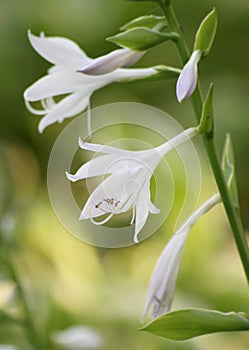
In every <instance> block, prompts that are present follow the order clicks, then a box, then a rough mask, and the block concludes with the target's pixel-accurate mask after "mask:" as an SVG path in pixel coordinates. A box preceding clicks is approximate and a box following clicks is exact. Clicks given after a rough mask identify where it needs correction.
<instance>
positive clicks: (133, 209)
mask: <svg viewBox="0 0 249 350" xmlns="http://www.w3.org/2000/svg"><path fill="white" fill-rule="evenodd" d="M135 216H136V209H135V207H133V208H132V218H131V222H130V225H133V224H134V221H135Z"/></svg>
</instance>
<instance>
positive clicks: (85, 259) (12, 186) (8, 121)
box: [0, 0, 249, 350]
mask: <svg viewBox="0 0 249 350" xmlns="http://www.w3.org/2000/svg"><path fill="white" fill-rule="evenodd" d="M173 2H174V4H175V9H176V12H177V14H178V17H179V20H180V23H181V25H182V27H183V30H184V36H185V38H186V40H187V42H188V44H189V45H190V47H191V45H192V44H193V38H194V33H195V31H196V29H197V27H198V24H199V23H200V21H201V19H202V18H203V17H204V16H205V15H206V14H207V13H208V12H209V11H210V10H211V8H212V7H213V6H215V7H216V8H217V11H218V16H219V26H218V33H217V37H216V40H215V45H214V47H213V50H212V52H211V53H210V55H209V56H208V58H207V59H205V60H204V61H203V62H201V64H200V69H199V70H200V74H201V79H202V85H203V89H204V92H206V91H207V88H208V85H209V83H210V82H211V81H213V82H214V84H215V116H216V124H215V126H216V133H215V136H216V141H217V145H218V149H219V151H221V149H222V145H223V142H224V138H225V133H226V132H230V133H231V135H232V139H233V144H234V149H235V155H236V167H237V179H238V188H239V197H240V202H241V213H242V220H243V223H244V226H245V228H246V229H247V230H248V229H249V215H248V202H249V186H248V177H249V157H248V154H249V141H248V140H249V139H248V132H249V121H248V117H249V116H248V93H249V89H248V83H249V79H248V78H249V69H248V61H249V45H248V32H249V21H248V18H249V2H248V1H247V0H237V1H231V0H227V1H222V2H221V1H210V0H203V1H194V0H189V1H184V0H178V1H177V0H175V1H173ZM151 13H155V14H159V13H160V12H159V10H158V9H157V6H156V5H155V4H153V3H150V2H145V3H133V2H128V1H124V0H91V1H90V0H88V1H87V0H85V1H84V0H70V1H66V0H42V1H37V0H32V1H31V0H12V1H7V0H0V33H1V34H0V67H1V68H0V70H1V78H0V99H1V100H0V101H1V118H0V179H1V182H0V201H1V202H0V215H1V231H2V236H3V235H4V237H5V238H4V240H5V242H6V240H7V242H8V244H9V245H10V246H11V251H12V256H13V259H14V262H15V265H16V267H17V269H18V271H19V273H20V276H21V278H22V280H23V283H24V285H25V288H26V291H27V294H28V296H29V300H30V305H31V308H32V312H33V315H34V316H35V319H36V322H37V328H38V330H39V333H40V335H41V337H43V339H44V341H45V343H44V344H46V347H45V348H46V349H55V347H54V348H53V345H52V344H50V340H49V338H50V334H51V332H52V331H54V330H58V329H63V328H65V327H67V326H70V325H72V324H79V323H81V324H88V325H92V326H94V327H96V328H97V329H98V331H99V332H100V333H101V334H102V335H103V338H104V346H103V347H102V348H103V349H108V350H112V349H113V350H114V349H121V350H122V349H127V348H131V349H134V350H136V349H156V350H157V349H158V350H160V349H168V350H171V349H174V350H177V349H186V350H188V349H190V350H191V349H193V350H195V349H200V350H206V349H210V348H212V349H213V350H216V349H217V350H218V349H221V348H226V349H228V350H229V349H231V350H232V349H236V350H246V349H249V336H248V334H246V333H237V334H235V333H234V334H225V335H224V334H219V335H211V336H208V337H202V338H199V339H196V340H192V341H189V342H185V343H179V344H178V343H173V342H167V341H165V340H163V339H160V338H156V337H154V336H152V335H149V334H145V333H140V332H138V331H137V328H138V326H139V318H140V314H141V311H142V308H143V304H144V301H145V296H146V290H147V284H148V281H149V278H150V274H151V272H152V269H153V266H154V264H155V261H156V259H157V257H158V255H159V254H160V252H161V250H162V249H163V247H164V244H165V242H166V241H167V239H168V238H169V237H170V235H171V234H172V230H171V228H172V227H173V223H174V217H173V216H172V217H171V218H170V220H169V221H168V222H167V223H166V224H165V225H163V227H162V228H161V229H160V230H159V232H158V233H157V234H155V235H153V237H151V238H149V239H148V240H146V241H145V242H143V243H141V244H139V245H136V246H134V247H130V248H124V249H116V250H112V249H101V248H94V247H91V246H88V245H86V244H84V243H82V242H80V241H78V240H77V239H75V238H74V237H72V236H71V235H70V234H69V233H68V232H66V231H65V230H64V228H63V227H62V226H61V225H60V223H59V222H58V221H57V218H56V217H55V214H54V212H53V210H52V208H51V205H50V202H49V198H48V194H47V188H46V168H47V162H48V158H49V154H50V151H51V148H52V146H53V143H54V141H55V139H56V137H57V136H58V135H59V133H60V131H61V130H62V129H63V126H64V125H65V124H66V123H65V124H63V125H53V126H51V127H49V128H48V129H47V130H45V132H44V134H43V135H40V134H38V131H37V125H38V117H36V116H33V115H31V114H30V113H29V112H28V111H27V110H26V109H25V106H24V103H23V97H22V93H23V91H24V90H25V88H26V87H27V86H29V85H30V84H31V83H33V82H34V81H35V80H37V79H38V78H39V77H41V76H43V75H45V73H46V70H47V68H48V67H49V64H48V63H47V62H46V61H44V60H43V59H42V58H41V57H39V55H37V54H36V53H35V52H34V51H33V49H32V48H31V46H30V45H29V42H28V40H27V35H26V34H27V30H28V29H31V30H32V32H33V33H35V34H39V33H40V32H41V31H44V32H45V33H46V35H48V36H65V37H68V38H70V39H72V40H74V41H76V42H77V43H78V44H79V45H80V46H81V47H82V48H83V49H84V50H85V51H86V53H87V54H88V55H89V56H90V57H97V56H99V55H102V54H104V53H107V52H109V51H111V50H112V49H114V48H115V46H114V45H113V44H111V43H108V42H106V41H105V38H106V37H108V36H110V35H112V34H115V33H116V32H118V29H119V27H120V26H121V25H123V24H124V23H126V22H128V21H129V20H130V19H132V18H135V17H136V16H139V15H144V14H151ZM155 64H168V65H177V66H179V61H178V58H177V54H176V50H175V48H174V46H173V44H171V43H166V44H163V45H160V46H158V47H156V48H153V49H152V50H151V51H150V52H148V53H147V54H146V55H145V56H144V58H143V59H142V60H141V61H139V63H138V64H137V66H149V65H155ZM174 91H175V81H167V82H163V81H161V82H151V83H145V82H144V83H137V84H124V85H122V84H113V85H112V86H108V87H106V88H104V89H102V90H101V91H98V92H96V93H95V95H94V96H93V98H92V105H93V107H95V106H99V105H102V104H106V103H111V102H121V101H122V102H123V101H131V102H132V101H134V102H141V103H147V104H149V105H152V106H155V107H158V108H160V109H162V110H164V111H166V112H168V113H169V114H170V115H172V116H174V117H175V118H176V119H177V120H178V121H179V122H180V123H181V124H182V126H183V127H189V126H192V125H193V124H194V123H195V120H194V116H193V113H192V108H191V104H190V102H189V101H185V102H184V103H182V104H181V105H180V104H178V103H177V101H176V98H175V92H174ZM69 122H70V121H69ZM196 145H197V147H198V151H199V154H200V159H201V163H202V165H203V174H204V178H203V188H202V191H203V192H202V198H207V196H209V195H210V194H211V193H213V191H214V188H215V187H214V183H213V179H212V176H211V174H210V172H209V170H208V166H207V164H206V162H207V159H206V155H205V152H204V151H203V148H202V144H201V142H196ZM13 232H14V233H13ZM0 243H1V242H0ZM1 244H2V243H1ZM5 272H6V271H5V270H4V268H2V269H1V273H0V291H1V290H2V291H6V289H7V290H8V289H9V288H10V289H11V285H10V280H9V277H8V274H7V273H5ZM4 293H5V292H2V293H0V307H1V308H5V309H10V311H11V312H12V313H13V314H15V313H18V312H19V304H18V299H16V300H15V301H13V302H12V303H11V304H10V305H6V301H5V299H4V295H5V294H4ZM187 306H192V307H194V306H196V307H207V308H217V309H220V310H222V311H230V310H234V311H247V312H248V311H249V298H248V289H247V285H246V281H245V278H244V275H243V270H242V267H241V264H240V261H239V258H238V254H237V252H236V248H235V245H234V242H233V239H232V235H231V232H230V229H229V226H228V223H227V220H226V218H225V215H224V212H223V210H222V208H217V209H215V210H213V211H212V213H210V214H208V216H207V217H205V218H203V219H202V220H201V221H200V222H199V223H198V224H197V225H196V226H195V227H194V229H193V233H192V234H191V236H190V239H189V240H188V243H187V246H186V250H185V252H184V256H183V262H182V265H181V270H180V275H179V279H178V285H177V292H176V298H175V304H174V308H178V307H187ZM0 321H1V320H0ZM24 338H25V337H24V333H23V332H22V330H21V328H19V327H16V326H15V327H13V326H12V325H10V324H7V323H5V324H2V325H1V327H0V344H1V343H15V344H17V345H18V346H19V349H26V348H27V347H26V345H25V340H24ZM72 350H73V349H72Z"/></svg>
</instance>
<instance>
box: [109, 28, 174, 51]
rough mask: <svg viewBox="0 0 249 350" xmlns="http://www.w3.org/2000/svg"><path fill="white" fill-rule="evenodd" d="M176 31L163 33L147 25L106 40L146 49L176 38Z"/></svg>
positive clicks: (142, 49) (133, 47) (136, 48)
mask: <svg viewBox="0 0 249 350" xmlns="http://www.w3.org/2000/svg"><path fill="white" fill-rule="evenodd" d="M177 38H178V35H177V34H176V33H161V32H158V31H155V30H152V29H149V28H145V27H137V28H132V29H129V30H127V31H125V32H122V33H119V34H117V35H114V36H111V37H109V38H107V39H106V40H108V41H111V42H112V43H115V44H117V45H119V46H121V47H128V48H129V49H132V50H137V51H144V50H147V49H150V48H151V47H153V46H156V45H158V44H161V43H163V42H164V41H167V40H176V39H177Z"/></svg>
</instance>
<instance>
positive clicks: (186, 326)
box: [140, 309, 249, 340]
mask: <svg viewBox="0 0 249 350" xmlns="http://www.w3.org/2000/svg"><path fill="white" fill-rule="evenodd" d="M140 330H142V331H146V332H150V333H153V334H155V335H158V336H160V337H163V338H166V339H170V340H187V339H191V338H194V337H198V336H200V335H205V334H210V333H218V332H234V331H245V330H249V315H247V314H245V313H242V312H239V313H235V312H228V313H223V312H219V311H216V310H205V309H184V310H178V311H174V312H170V313H167V314H165V315H162V316H160V317H158V318H156V319H155V320H153V321H152V322H150V323H149V324H147V325H145V326H144V327H142V328H140Z"/></svg>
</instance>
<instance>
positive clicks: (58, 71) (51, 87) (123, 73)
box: [24, 31, 156, 132]
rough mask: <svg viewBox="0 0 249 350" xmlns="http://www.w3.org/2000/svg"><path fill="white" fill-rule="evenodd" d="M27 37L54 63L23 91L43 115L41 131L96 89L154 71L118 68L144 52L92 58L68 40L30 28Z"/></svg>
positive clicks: (83, 103)
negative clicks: (44, 73) (39, 103)
mask: <svg viewBox="0 0 249 350" xmlns="http://www.w3.org/2000/svg"><path fill="white" fill-rule="evenodd" d="M28 37H29V41H30V43H31V45H32V46H33V48H34V49H35V50H36V51H37V52H38V53H39V54H40V55H41V56H42V57H43V58H45V59H46V60H47V61H49V62H50V63H52V64H53V65H54V66H53V67H52V68H50V69H49V71H48V75H46V76H45V77H42V78H41V79H39V80H38V81H37V82H35V83H34V84H32V85H31V86H30V87H28V88H27V89H26V90H25V92H24V100H25V104H26V107H27V109H28V110H29V111H30V112H31V113H33V114H36V115H43V116H44V117H43V118H42V120H41V121H40V123H39V127H38V129H39V131H40V132H43V130H44V129H45V128H46V127H47V126H49V125H51V124H53V123H55V122H62V121H63V120H64V119H65V118H70V117H73V116H75V115H77V114H79V113H81V112H82V111H84V110H85V109H86V108H87V106H88V105H89V101H90V97H91V95H92V94H93V93H94V92H95V91H96V90H98V89H100V88H102V87H104V86H106V85H108V84H111V83H113V82H119V81H127V80H132V79H140V78H144V77H147V76H150V75H153V74H155V73H156V70H155V69H153V68H140V69H139V68H138V69H125V68H119V67H124V66H127V65H131V64H133V63H135V61H137V60H138V59H139V58H140V57H141V56H142V55H143V52H138V51H133V50H130V49H118V50H115V51H113V52H111V53H109V54H108V55H105V56H102V57H99V58H97V59H94V60H92V59H90V58H89V57H87V56H86V54H85V53H84V52H83V51H82V50H81V49H80V47H79V46H78V45H77V44H76V43H74V42H73V41H71V40H69V39H66V38H60V37H45V36H44V34H41V36H40V37H38V36H35V35H33V34H32V33H31V32H30V31H29V32H28ZM86 73H87V74H86ZM97 74H100V75H97ZM60 95H66V96H64V97H63V98H62V99H60V100H59V101H55V99H54V97H56V96H60ZM37 101H40V102H41V105H42V108H41V109H36V108H34V107H33V106H32V105H31V103H32V102H37Z"/></svg>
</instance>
